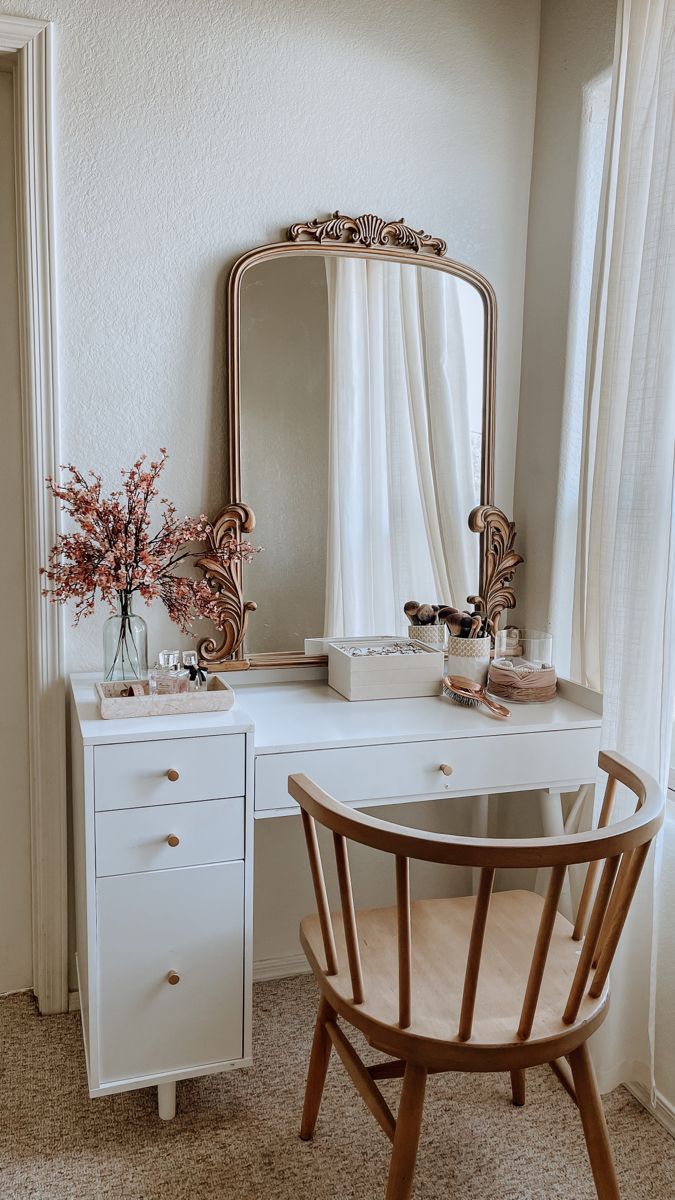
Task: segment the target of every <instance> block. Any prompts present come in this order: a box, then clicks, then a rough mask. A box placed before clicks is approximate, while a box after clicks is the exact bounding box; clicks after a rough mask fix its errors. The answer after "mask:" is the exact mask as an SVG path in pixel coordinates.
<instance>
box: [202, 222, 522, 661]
mask: <svg viewBox="0 0 675 1200" xmlns="http://www.w3.org/2000/svg"><path fill="white" fill-rule="evenodd" d="M445 253H446V244H445V242H444V241H442V240H441V239H440V238H437V237H431V236H429V235H428V234H425V233H423V232H421V231H417V230H414V229H412V228H411V227H410V226H408V225H406V224H405V222H404V221H402V220H401V221H389V222H387V221H384V220H382V219H380V218H378V217H374V216H372V215H366V216H363V217H357V218H350V217H345V216H341V215H340V214H338V213H336V214H334V216H333V217H331V218H330V219H328V220H325V221H318V220H317V221H310V222H309V223H307V224H298V225H293V226H292V227H291V229H290V230H289V233H288V240H287V241H286V242H280V243H275V244H271V245H267V246H261V247H259V248H257V249H254V250H251V251H250V252H249V253H247V254H245V255H244V256H243V257H242V258H240V259H238V261H237V262H236V263H235V264H234V266H233V268H232V270H231V273H230V277H229V282H228V391H229V463H228V490H229V495H230V499H231V502H230V504H229V505H228V506H227V508H226V509H225V510H224V511H223V512H222V513H221V514H220V516H219V518H218V519H217V521H216V522H215V526H214V544H215V547H217V546H218V545H220V544H222V542H223V541H224V540H225V539H227V538H228V537H232V536H235V537H240V536H246V535H247V534H251V533H252V531H253V529H255V538H254V540H255V541H256V542H259V543H260V544H261V545H262V546H263V548H264V549H263V552H262V553H261V554H260V555H257V556H256V559H255V562H254V564H253V565H252V566H250V567H248V568H244V569H243V570H244V571H245V572H246V576H245V579H243V578H242V574H243V572H242V568H241V567H240V566H239V565H238V564H233V565H232V566H231V567H230V568H228V569H224V568H223V567H222V566H221V565H220V564H219V563H218V561H217V558H216V556H215V555H214V556H210V555H208V554H207V555H206V556H205V557H204V558H203V559H202V560H201V566H202V568H203V569H204V570H205V572H206V574H207V577H208V578H209V579H210V581H211V583H212V585H213V586H214V588H215V589H216V590H217V591H218V592H219V594H220V598H221V601H222V612H223V633H222V634H221V635H220V636H219V637H215V638H212V639H206V640H204V641H203V642H202V643H201V645H200V654H201V657H202V660H203V661H204V662H205V663H206V664H207V665H209V666H210V667H219V668H221V669H222V668H223V667H230V668H237V667H240V668H242V667H248V666H251V667H269V666H278V665H290V664H300V663H303V664H309V663H315V662H316V661H317V659H320V658H321V657H322V655H321V653H320V652H321V650H322V649H323V647H322V645H321V639H322V638H326V637H329V636H355V635H361V634H388V633H395V634H403V633H405V628H406V619H405V617H404V614H403V603H404V602H405V600H408V599H411V598H412V597H418V598H420V599H422V600H424V601H428V602H432V601H435V602H438V603H446V604H454V605H455V606H456V607H458V608H464V607H465V605H466V603H467V598H469V597H471V599H472V600H473V599H474V598H475V597H476V596H483V597H484V599H483V601H482V602H481V603H482V604H483V605H484V606H485V607H487V608H488V610H490V609H491V608H492V609H494V604H498V605H499V606H500V610H501V608H504V607H505V606H507V605H509V604H510V603H511V599H510V591H509V589H508V583H509V582H510V579H511V575H512V573H513V567H514V566H515V563H516V562H517V561H519V560H518V556H516V555H514V554H513V553H512V542H513V536H514V535H513V527H512V526H511V525H510V524H509V522H508V521H507V520H506V518H504V516H503V514H501V513H499V512H498V510H495V509H493V508H492V505H493V470H494V436H495V435H494V419H495V418H494V397H495V350H496V303H495V296H494V292H493V290H492V287H491V286H490V284H489V283H488V281H487V280H486V279H484V278H483V276H481V275H479V274H478V272H477V271H474V270H473V269H472V268H470V267H467V266H463V265H461V264H460V263H456V262H453V261H452V260H451V259H449V258H447V257H446V256H445ZM470 513H471V514H472V516H471V528H470V527H469V519H468V518H469V514H470ZM254 514H255V515H254ZM487 583H489V584H490V589H491V590H490V595H486V591H485V589H486V584H487ZM253 614H254V615H253ZM249 616H251V619H250V620H249ZM307 640H309V642H308V645H307V646H306V641H307ZM306 649H307V653H305V651H306Z"/></svg>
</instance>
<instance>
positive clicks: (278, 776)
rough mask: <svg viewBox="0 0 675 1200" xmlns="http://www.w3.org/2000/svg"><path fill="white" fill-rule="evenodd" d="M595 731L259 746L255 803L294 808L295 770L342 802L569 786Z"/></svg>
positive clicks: (588, 761)
mask: <svg viewBox="0 0 675 1200" xmlns="http://www.w3.org/2000/svg"><path fill="white" fill-rule="evenodd" d="M599 738H600V731H599V730H598V729H565V730H561V731H556V732H545V733H524V734H501V735H499V734H497V735H495V736H494V737H490V738H481V737H477V738H453V739H452V740H447V741H433V742H405V743H397V744H395V745H390V746H350V747H344V748H341V749H337V750H307V751H300V752H298V753H295V752H291V753H288V754H260V755H258V757H257V758H256V763H255V806H256V811H260V812H264V811H265V810H270V809H282V808H286V809H290V810H297V805H296V804H295V802H294V801H292V800H291V798H290V796H289V795H288V776H289V775H293V774H296V773H298V772H301V773H303V774H305V775H308V776H309V777H310V779H313V780H314V781H315V782H316V783H318V784H319V786H320V787H322V788H324V789H325V790H326V791H327V792H330V793H331V795H333V796H335V797H336V799H337V800H342V801H343V802H344V803H346V804H348V803H355V804H358V803H362V804H363V803H367V802H368V801H376V800H386V799H392V800H393V799H399V798H401V797H407V796H410V797H415V798H418V797H427V796H429V797H431V796H443V795H452V793H453V792H457V793H462V792H463V793H465V794H466V793H475V794H476V795H481V794H485V793H487V792H491V791H494V792H500V791H508V790H509V789H515V788H523V789H526V788H535V787H556V786H560V785H564V784H569V785H571V786H576V784H577V783H578V782H582V781H586V780H591V779H593V778H594V777H595V771H596V765H597V755H598V746H599ZM442 764H445V765H446V766H450V767H451V768H452V773H451V774H450V775H445V774H444V773H443V771H442V770H441V765H442Z"/></svg>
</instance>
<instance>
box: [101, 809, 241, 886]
mask: <svg viewBox="0 0 675 1200" xmlns="http://www.w3.org/2000/svg"><path fill="white" fill-rule="evenodd" d="M169 839H170V840H169ZM176 839H177V841H176ZM243 857H244V797H243V796H236V797H231V798H228V799H227V800H201V801H198V802H197V803H195V804H153V805H151V806H150V807H149V808H123V809H118V810H116V811H110V812H98V813H97V814H96V874H97V876H101V875H126V874H129V873H130V872H132V871H161V870H164V869H166V868H167V867H193V866H197V865H198V864H199V863H216V862H228V861H229V860H230V859H238V858H243Z"/></svg>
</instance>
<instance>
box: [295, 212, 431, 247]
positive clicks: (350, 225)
mask: <svg viewBox="0 0 675 1200" xmlns="http://www.w3.org/2000/svg"><path fill="white" fill-rule="evenodd" d="M305 238H307V239H309V240H310V241H315V242H319V243H321V244H322V245H323V243H324V242H347V243H348V244H349V245H350V246H367V247H380V248H382V249H386V248H387V247H400V248H401V249H403V250H413V251H414V252H415V253H420V252H421V251H428V252H430V253H433V254H438V255H439V256H440V257H443V256H444V255H445V252H446V250H447V248H448V246H447V243H446V242H444V241H443V239H442V238H439V237H432V236H431V234H429V233H425V232H424V230H423V229H413V228H412V226H411V225H406V222H405V221H404V219H403V217H401V219H400V221H385V220H384V217H376V216H375V215H374V214H373V213H364V214H363V215H362V216H360V217H346V216H345V215H344V213H341V212H334V213H333V215H332V217H329V218H328V219H327V220H326V221H322V220H320V219H319V218H318V217H315V218H314V220H313V221H307V222H305V223H304V224H303V223H302V222H297V223H296V224H295V225H291V227H290V229H289V231H288V239H289V241H291V242H299V241H302V240H304V239H305Z"/></svg>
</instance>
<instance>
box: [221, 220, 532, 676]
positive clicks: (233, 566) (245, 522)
mask: <svg viewBox="0 0 675 1200" xmlns="http://www.w3.org/2000/svg"><path fill="white" fill-rule="evenodd" d="M446 249H447V246H446V243H445V241H444V240H443V239H442V238H438V237H433V236H432V235H430V234H427V233H425V232H424V231H423V230H418V229H414V228H413V227H412V226H410V225H408V224H407V223H406V222H405V221H404V220H403V219H401V220H398V221H393V220H385V219H384V218H382V217H378V216H375V215H374V214H372V213H365V214H363V215H361V216H358V217H350V216H346V215H345V214H343V213H340V212H335V213H333V214H332V215H331V216H330V217H328V218H323V219H322V218H316V219H314V220H310V221H307V222H297V223H295V224H293V225H291V227H290V229H289V230H288V232H287V240H286V241H285V242H278V243H272V244H269V245H266V246H260V247H257V248H255V249H254V250H251V251H248V252H247V253H246V254H244V255H243V256H242V257H241V258H239V259H238V260H237V261H236V262H235V263H234V265H233V267H232V269H231V271H230V275H229V279H228V295H227V317H228V363H227V366H228V398H229V407H228V425H229V430H228V432H229V460H228V483H229V494H230V500H231V502H230V504H228V505H227V507H226V508H224V509H223V511H222V512H221V513H220V515H219V516H218V518H217V519H216V520H215V521H214V522H213V532H212V535H211V538H210V541H211V545H210V546H209V548H208V549H207V551H206V553H205V554H204V555H202V557H201V558H200V559H199V562H198V564H197V565H198V566H199V567H200V568H201V570H202V571H204V573H205V576H206V578H207V580H208V582H209V584H210V586H211V587H212V589H213V592H214V595H215V596H216V597H217V598H218V600H219V602H220V604H221V611H222V620H221V629H220V631H219V632H218V633H217V634H215V635H213V636H211V637H207V638H204V639H203V640H202V641H201V642H200V643H199V654H200V659H201V661H202V664H203V665H204V666H205V667H207V668H208V669H211V670H237V669H238V670H242V669H248V668H249V667H258V668H264V667H270V666H289V665H293V666H299V665H306V666H309V665H313V664H316V663H318V662H323V661H325V659H324V658H323V657H322V656H314V657H312V656H309V655H304V654H302V653H298V652H296V651H290V652H284V653H277V652H274V651H270V652H267V653H264V652H261V653H258V654H253V655H250V656H249V657H245V656H244V637H245V635H246V631H247V625H248V618H249V614H251V613H253V612H255V610H256V609H257V608H258V604H257V603H256V602H255V601H253V600H247V599H245V591H246V587H247V584H248V582H249V581H251V580H254V579H255V571H253V572H252V573H251V574H250V575H247V576H246V577H244V573H243V567H242V564H241V563H240V562H238V561H233V562H231V563H230V564H229V565H224V564H223V562H222V561H218V551H219V549H221V548H222V546H224V545H225V544H226V541H227V539H228V538H231V537H234V538H236V539H237V540H238V539H240V538H241V537H242V535H244V534H250V533H251V532H252V531H253V529H254V528H255V525H256V520H255V516H254V512H253V509H252V508H251V507H250V506H249V505H248V504H247V503H245V500H244V499H243V498H242V493H243V492H245V491H246V488H245V487H242V475H241V429H242V406H241V396H240V391H241V379H242V363H241V311H240V309H241V301H242V281H243V279H244V276H245V275H246V273H247V271H249V269H250V268H251V267H253V266H258V265H262V264H263V263H268V262H269V261H270V260H271V259H278V258H286V257H287V256H291V257H295V258H296V259H297V256H325V255H326V254H327V255H330V257H331V258H333V259H334V258H335V257H342V256H347V257H354V256H355V257H357V258H361V259H368V260H372V259H381V260H384V261H389V262H393V263H398V264H414V265H415V266H417V267H421V266H425V267H428V268H432V269H433V270H434V273H435V274H436V273H437V272H438V271H441V272H447V273H448V274H450V275H451V276H454V277H455V279H456V280H458V281H464V282H465V283H466V284H470V285H472V288H473V289H475V292H477V293H478V296H479V297H480V300H481V301H482V310H481V311H482V313H483V318H482V320H483V333H482V379H483V384H482V388H483V400H482V409H483V419H482V448H481V450H480V452H479V459H480V462H479V468H478V467H477V468H476V469H477V470H478V469H479V473H480V500H481V503H480V504H479V505H477V506H475V507H474V508H473V510H472V511H471V513H470V515H469V514H467V509H466V508H465V509H464V513H463V515H462V518H461V519H462V521H463V522H466V521H467V515H468V524H469V529H470V530H471V531H472V532H473V533H474V534H476V535H477V536H478V537H479V538H480V556H479V577H478V594H477V595H475V596H474V595H471V596H468V597H467V601H468V603H469V604H472V605H474V607H475V608H476V609H477V611H480V612H481V613H485V614H487V616H488V618H489V621H490V623H491V626H492V628H493V629H495V628H496V627H497V625H498V623H499V619H500V616H501V614H502V612H503V611H504V609H507V608H512V607H514V605H515V596H514V592H513V588H512V586H511V583H512V580H513V574H514V571H515V569H516V567H517V566H518V564H519V563H521V562H522V561H523V559H522V557H521V556H520V555H519V554H517V553H516V552H515V550H514V548H513V544H514V539H515V527H514V525H513V522H511V521H509V520H508V518H507V517H506V516H505V514H504V513H502V512H501V510H499V509H497V508H495V507H494V504H493V475H494V393H495V374H496V353H495V347H496V300H495V296H494V292H493V290H492V287H491V286H490V284H489V283H488V281H487V280H486V279H484V277H483V276H481V275H480V274H478V273H477V272H476V271H474V270H473V269H472V268H470V267H467V266H464V265H462V264H460V263H456V262H453V261H452V260H451V259H448V258H446V257H445V254H446ZM425 277H426V276H425ZM479 308H480V306H479ZM250 498H251V497H246V499H250ZM468 507H469V506H468V505H467V508H468ZM464 527H465V528H466V525H465V526H464ZM263 540H264V538H263ZM268 611H269V610H268ZM314 632H315V630H313V629H311V628H310V629H307V630H306V631H305V634H306V636H309V635H311V634H312V633H314Z"/></svg>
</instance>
